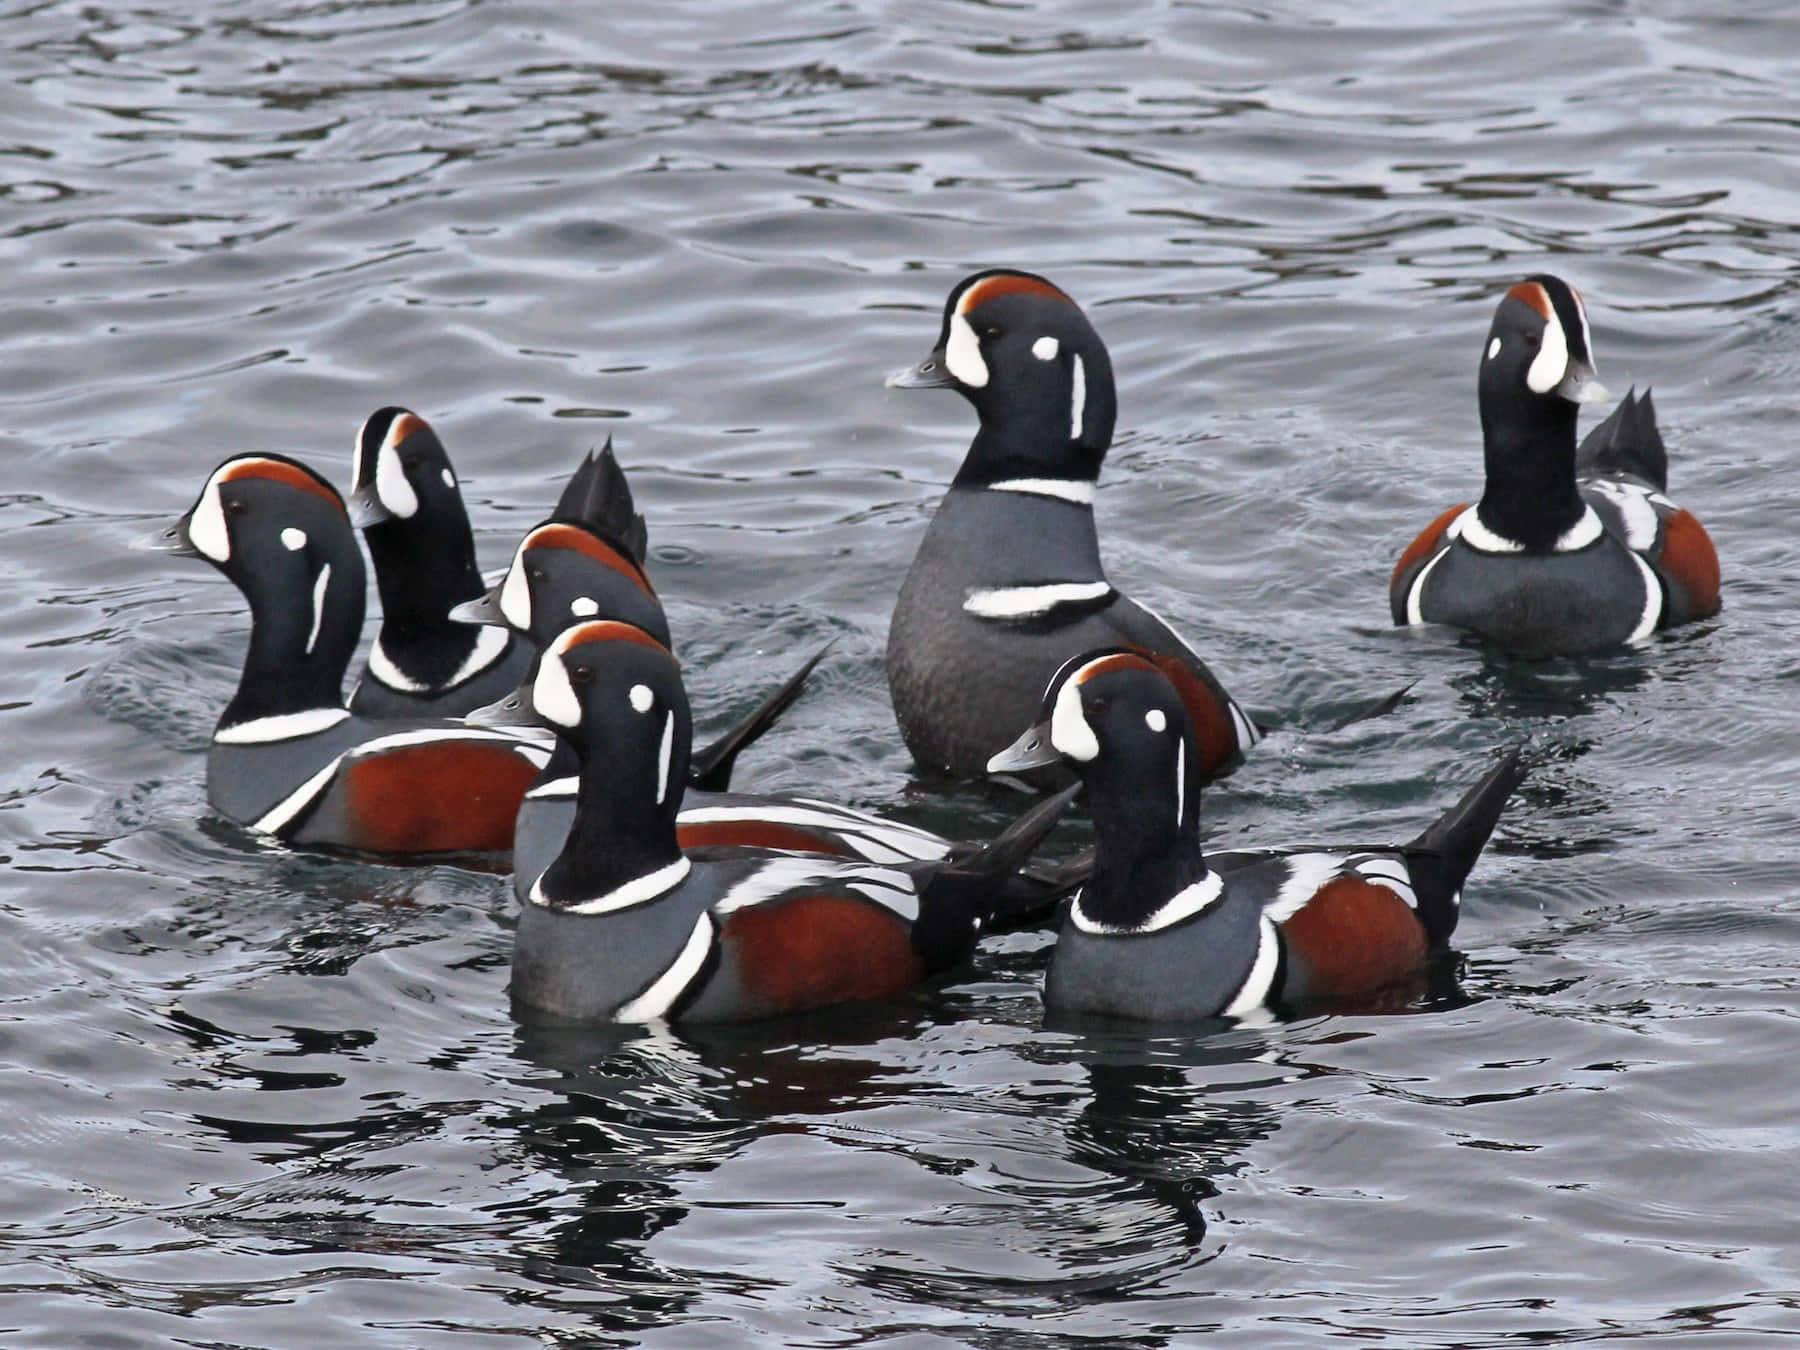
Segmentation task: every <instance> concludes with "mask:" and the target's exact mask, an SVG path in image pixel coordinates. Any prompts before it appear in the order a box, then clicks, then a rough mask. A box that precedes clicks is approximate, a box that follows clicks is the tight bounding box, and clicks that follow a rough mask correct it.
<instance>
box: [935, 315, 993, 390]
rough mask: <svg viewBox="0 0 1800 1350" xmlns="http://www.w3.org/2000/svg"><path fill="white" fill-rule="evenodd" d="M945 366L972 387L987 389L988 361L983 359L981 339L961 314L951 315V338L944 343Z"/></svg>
mask: <svg viewBox="0 0 1800 1350" xmlns="http://www.w3.org/2000/svg"><path fill="white" fill-rule="evenodd" d="M944 366H945V367H946V368H947V369H948V370H949V372H950V373H951V374H952V375H954V376H955V377H956V378H957V379H958V380H960V381H961V382H962V383H963V384H966V385H968V386H969V388H971V389H985V388H986V387H987V382H988V368H987V362H986V361H984V360H982V359H981V339H979V338H978V337H976V336H975V330H974V328H973V327H971V326H970V324H969V321H968V320H967V319H965V318H964V317H963V316H962V315H961V314H952V315H951V316H950V339H949V341H947V342H946V343H944Z"/></svg>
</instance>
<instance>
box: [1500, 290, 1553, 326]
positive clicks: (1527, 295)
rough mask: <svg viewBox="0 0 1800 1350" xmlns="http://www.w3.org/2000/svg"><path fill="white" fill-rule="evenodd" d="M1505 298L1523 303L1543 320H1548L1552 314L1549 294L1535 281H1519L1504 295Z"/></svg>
mask: <svg viewBox="0 0 1800 1350" xmlns="http://www.w3.org/2000/svg"><path fill="white" fill-rule="evenodd" d="M1506 298H1507V299H1508V300H1519V301H1523V302H1524V303H1525V304H1527V305H1530V306H1531V307H1532V308H1533V309H1535V310H1536V311H1537V312H1538V313H1539V314H1540V315H1541V316H1543V317H1544V318H1545V319H1548V318H1549V317H1550V315H1551V313H1552V312H1553V311H1552V308H1551V305H1550V292H1549V291H1547V290H1545V289H1544V288H1543V287H1542V286H1541V285H1539V284H1538V283H1537V282H1535V281H1521V282H1520V283H1519V284H1518V285H1517V286H1514V287H1513V288H1512V289H1511V290H1510V291H1508V292H1507V293H1506Z"/></svg>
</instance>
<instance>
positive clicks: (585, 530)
mask: <svg viewBox="0 0 1800 1350" xmlns="http://www.w3.org/2000/svg"><path fill="white" fill-rule="evenodd" d="M618 490H622V491H623V492H624V497H623V500H624V501H625V503H626V504H627V507H629V501H630V496H629V488H625V487H624V485H623V480H622V478H621V480H620V483H619V485H618V489H616V490H615V500H616V499H617V491H618ZM596 514H598V513H596V512H594V511H593V510H592V509H590V511H589V515H590V516H593V515H596ZM614 514H615V515H616V513H614ZM638 519H639V520H640V521H641V517H639V518H638ZM638 539H639V541H640V542H638V543H637V544H636V545H635V546H634V545H633V543H631V542H630V541H629V540H628V539H627V538H626V537H624V536H622V535H621V534H620V533H619V532H617V531H613V530H608V529H605V528H602V527H600V526H598V525H593V524H583V523H581V522H577V521H574V520H567V519H557V520H550V521H546V522H545V523H543V524H541V525H538V526H536V527H535V528H534V529H532V530H531V531H530V532H529V533H527V534H526V536H525V538H524V539H522V540H521V541H520V543H519V546H518V549H517V550H516V551H515V553H514V554H513V561H512V564H511V565H510V566H509V567H508V568H507V570H506V573H505V575H504V576H503V577H502V578H501V580H500V582H499V583H498V584H497V585H496V586H494V587H493V589H492V590H490V591H489V592H488V594H487V595H486V596H485V597H484V598H483V599H481V600H478V601H472V602H469V603H467V604H463V605H459V606H458V607H457V608H456V609H455V610H454V611H452V613H453V614H454V615H456V616H457V617H458V618H460V619H461V620H462V621H464V622H468V623H503V624H508V625H510V626H511V627H512V628H513V629H514V630H515V631H516V632H518V633H520V634H522V635H524V636H525V637H526V638H527V639H529V640H530V642H531V643H532V644H533V646H534V648H542V647H545V646H548V645H549V643H550V642H551V640H552V639H554V638H555V637H556V636H557V634H559V633H560V632H562V631H563V629H564V628H566V627H568V626H569V625H570V624H572V623H577V622H580V621H582V620H584V619H594V618H600V619H617V620H620V621H623V622H625V623H629V624H633V625H635V626H636V627H639V628H642V629H644V630H645V631H646V632H648V633H649V634H650V635H651V636H653V637H654V638H656V640H657V641H658V642H661V643H662V644H663V645H665V646H667V645H668V632H669V627H668V620H667V618H666V617H665V615H664V613H663V609H662V603H661V602H660V601H659V600H658V599H657V596H656V592H655V589H654V588H653V587H652V586H651V584H650V578H649V576H648V575H647V574H646V573H645V571H644V569H643V560H642V553H641V549H642V547H643V545H642V542H641V539H642V535H641V529H640V533H639V535H638ZM823 655H824V652H823V651H820V652H819V653H818V654H816V655H815V656H813V657H812V659H811V660H809V661H807V662H806V664H805V665H803V666H802V667H801V668H800V669H799V670H798V671H796V672H795V673H794V674H793V675H791V676H790V677H789V678H788V679H787V680H786V682H784V683H783V684H782V685H781V686H780V687H779V688H777V689H775V690H774V691H773V692H772V693H771V694H770V695H769V696H768V697H767V698H765V699H764V700H763V701H762V702H761V703H760V704H758V705H757V706H756V707H755V708H754V709H752V710H751V711H750V712H749V713H748V714H747V715H746V716H745V717H743V718H742V719H741V720H740V721H739V722H738V723H737V725H735V726H734V727H732V728H731V729H730V730H728V731H727V732H726V733H725V734H724V735H723V736H721V737H719V738H718V739H717V740H715V741H714V742H713V743H712V744H711V745H709V746H707V747H706V748H704V749H702V750H700V751H697V752H695V753H693V754H692V755H691V756H690V758H689V763H688V773H687V784H688V788H689V791H688V795H687V798H686V801H687V805H686V806H685V807H684V809H683V810H682V812H681V818H680V835H681V842H682V844H683V846H684V847H700V846H702V845H723V844H744V845H751V846H759V847H765V848H784V849H789V850H797V851H802V852H813V853H826V854H833V855H836V856H840V857H847V858H863V859H867V860H869V861H871V862H880V863H889V862H901V861H907V860H912V861H921V860H925V859H933V858H942V857H944V856H946V855H947V854H948V853H949V852H950V851H951V848H952V845H951V843H950V841H949V840H947V839H945V838H943V837H942V836H940V835H936V834H933V833H931V832H930V831H929V830H921V829H918V828H916V827H915V826H911V825H905V824H901V823H900V822H898V821H892V820H885V819H883V818H882V817H880V816H875V815H871V814H869V813H867V812H863V811H855V810H852V809H851V808H849V807H844V806H837V805H834V804H832V803H829V802H822V801H817V800H814V799H811V798H794V797H769V796H762V795H757V794H750V793H733V792H729V791H728V789H729V787H730V785H731V770H732V767H733V765H734V764H735V763H736V760H737V755H738V752H739V751H741V750H742V749H744V747H745V746H747V745H749V744H750V743H752V742H753V741H755V740H756V739H757V738H758V737H759V736H761V735H762V733H763V732H765V731H767V730H768V728H769V727H770V726H772V725H773V724H774V722H775V720H776V719H777V718H778V717H779V716H780V715H781V714H782V713H783V712H784V711H786V709H787V708H788V707H789V706H790V705H791V704H792V703H793V701H794V700H795V699H796V698H798V697H799V695H800V692H801V689H802V687H803V686H804V685H805V682H806V679H807V677H808V676H809V675H810V674H811V673H812V670H813V668H814V666H815V665H816V664H817V663H818V661H819V659H820V657H822V656H823ZM510 702H511V700H510V699H503V700H499V701H498V705H497V707H496V715H500V714H502V713H504V712H506V711H507V706H506V705H507V704H509V703H510ZM576 783H577V776H576V761H575V752H574V749H573V748H572V747H571V746H569V745H568V744H567V743H566V742H562V741H559V742H558V743H557V746H556V749H555V751H554V752H553V753H552V755H551V759H550V763H549V764H548V765H546V766H545V769H544V772H543V773H542V774H541V775H540V776H539V778H538V781H537V782H536V783H534V784H533V785H532V787H531V790H530V791H529V792H527V793H526V794H525V801H524V803H523V804H522V805H521V806H520V808H519V820H518V825H517V829H516V835H515V841H514V846H513V888H514V890H515V891H516V892H517V893H518V896H519V898H520V899H521V900H523V899H524V898H525V897H526V895H527V893H528V892H529V891H530V889H531V884H532V883H533V882H534V881H536V880H537V878H538V876H539V874H540V873H542V872H543V870H544V868H545V867H547V866H549V864H550V861H551V859H553V858H555V857H556V855H557V853H558V852H559V851H560V850H561V848H562V844H563V840H564V839H565V838H567V837H568V833H569V823H570V821H571V819H572V818H573V817H574V814H575V790H576Z"/></svg>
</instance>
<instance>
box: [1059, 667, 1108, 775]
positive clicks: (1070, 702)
mask: <svg viewBox="0 0 1800 1350" xmlns="http://www.w3.org/2000/svg"><path fill="white" fill-rule="evenodd" d="M1086 669H1087V666H1083V667H1082V668H1081V670H1078V671H1076V672H1075V673H1074V674H1073V675H1071V676H1070V677H1069V678H1068V679H1067V680H1064V681H1063V687H1062V688H1061V689H1059V690H1057V691H1056V706H1055V707H1054V708H1053V709H1052V710H1051V712H1050V744H1051V745H1053V746H1055V747H1056V751H1057V753H1058V754H1061V755H1067V756H1068V757H1069V758H1070V759H1072V760H1075V761H1076V762H1077V763H1080V764H1091V763H1092V762H1093V761H1094V760H1095V759H1097V758H1099V756H1100V742H1099V741H1098V740H1097V739H1095V737H1094V729H1093V728H1092V727H1091V726H1089V725H1088V720H1087V714H1086V713H1085V712H1084V711H1083V710H1082V707H1081V672H1082V671H1083V670H1086Z"/></svg>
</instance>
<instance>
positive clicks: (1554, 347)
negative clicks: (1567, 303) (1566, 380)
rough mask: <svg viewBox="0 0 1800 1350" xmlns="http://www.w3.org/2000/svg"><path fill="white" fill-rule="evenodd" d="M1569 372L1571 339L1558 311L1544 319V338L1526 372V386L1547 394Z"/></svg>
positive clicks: (1552, 311)
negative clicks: (1559, 317) (1559, 319)
mask: <svg viewBox="0 0 1800 1350" xmlns="http://www.w3.org/2000/svg"><path fill="white" fill-rule="evenodd" d="M1568 372H1569V339H1568V336H1567V335H1566V334H1565V333H1564V332H1563V329H1562V324H1561V323H1560V322H1558V320H1557V317H1556V311H1555V310H1554V309H1553V310H1551V311H1550V317H1549V318H1547V319H1545V320H1544V340H1543V343H1542V344H1541V345H1540V346H1539V347H1538V354H1537V356H1536V357H1534V358H1533V360H1532V362H1531V368H1530V369H1529V370H1527V371H1526V372H1525V387H1526V388H1527V389H1529V390H1531V392H1532V393H1534V394H1547V393H1549V392H1550V391H1551V390H1552V389H1554V388H1556V386H1557V385H1559V384H1561V383H1562V382H1563V376H1564V375H1566V374H1568Z"/></svg>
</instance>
